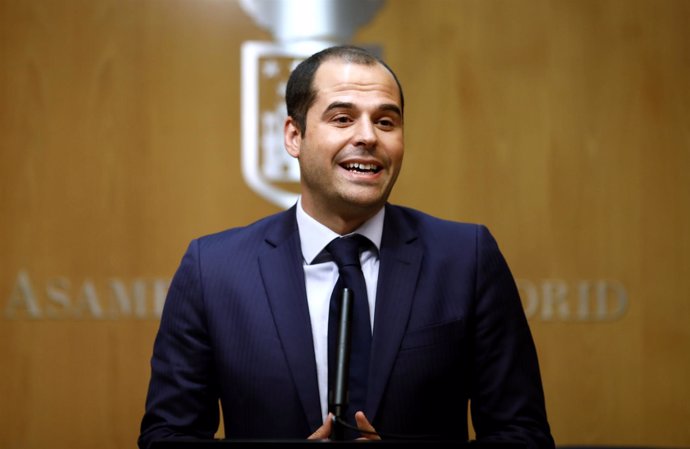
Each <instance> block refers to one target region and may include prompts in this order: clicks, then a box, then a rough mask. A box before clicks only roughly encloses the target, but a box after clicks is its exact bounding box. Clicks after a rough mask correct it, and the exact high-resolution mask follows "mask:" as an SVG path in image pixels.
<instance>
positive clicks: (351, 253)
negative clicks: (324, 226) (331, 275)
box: [326, 234, 368, 269]
mask: <svg viewBox="0 0 690 449" xmlns="http://www.w3.org/2000/svg"><path fill="white" fill-rule="evenodd" d="M367 242H368V240H367V238H366V237H364V236H362V235H359V234H354V235H351V236H347V237H338V238H335V239H333V240H332V241H331V243H329V244H328V246H326V249H327V250H328V252H329V253H330V254H331V256H333V260H334V261H335V263H336V264H337V265H338V268H339V269H340V268H343V267H347V266H356V267H359V266H360V263H359V250H360V248H363V247H365V246H366V244H367Z"/></svg>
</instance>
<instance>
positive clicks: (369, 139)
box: [354, 119, 378, 148]
mask: <svg viewBox="0 0 690 449" xmlns="http://www.w3.org/2000/svg"><path fill="white" fill-rule="evenodd" d="M377 139H378V136H377V135H376V127H375V126H374V124H373V123H372V122H371V120H364V119H362V120H360V121H359V122H358V123H357V125H356V127H355V134H354V141H355V146H358V147H364V148H371V147H372V146H373V145H374V144H376V141H377Z"/></svg>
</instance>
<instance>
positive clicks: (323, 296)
mask: <svg viewBox="0 0 690 449" xmlns="http://www.w3.org/2000/svg"><path fill="white" fill-rule="evenodd" d="M384 213H385V208H381V210H380V211H379V212H378V213H377V214H376V215H374V216H373V217H372V218H370V219H369V220H367V221H366V222H365V223H364V224H363V225H362V226H360V227H359V228H357V229H356V230H355V231H354V232H352V234H361V235H363V236H365V237H366V238H368V239H369V240H371V242H372V243H373V244H374V246H375V248H373V247H370V248H368V249H366V250H364V251H362V253H361V255H360V262H361V264H362V273H364V280H365V282H366V284H367V296H368V300H369V317H370V319H371V327H372V331H373V327H374V310H375V305H376V285H377V282H378V278H379V249H380V248H381V235H382V234H383V218H384ZM297 227H298V229H299V238H300V242H301V246H302V257H303V261H304V279H305V284H306V289H307V301H308V303H309V317H310V319H311V332H312V338H313V340H314V355H315V356H316V373H317V377H318V381H319V397H320V399H321V413H322V415H323V418H324V419H325V418H326V415H327V414H328V312H329V307H330V301H331V293H332V291H333V288H334V287H335V283H336V282H337V280H338V266H337V265H336V264H335V262H333V261H331V260H327V261H325V262H321V263H319V261H320V260H322V259H319V261H316V262H315V261H314V259H316V257H317V256H318V255H319V254H321V252H322V251H323V250H324V248H325V247H326V245H328V244H329V243H330V242H331V240H333V239H334V238H337V237H341V236H340V235H339V234H337V233H335V232H333V231H332V230H330V229H329V228H327V227H326V226H324V225H322V224H321V223H319V222H318V221H316V220H315V219H314V218H312V217H311V216H310V215H309V214H307V213H306V212H305V211H304V208H303V207H302V199H301V197H300V199H298V200H297Z"/></svg>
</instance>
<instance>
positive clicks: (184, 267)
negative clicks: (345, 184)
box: [139, 205, 554, 448]
mask: <svg viewBox="0 0 690 449" xmlns="http://www.w3.org/2000/svg"><path fill="white" fill-rule="evenodd" d="M302 265H303V262H302V255H301V249H300V239H299V233H298V230H297V222H296V218H295V209H294V207H293V208H292V209H290V210H288V211H285V212H281V213H278V214H276V215H273V216H270V217H267V218H265V219H263V220H261V221H258V222H256V223H254V224H252V225H250V226H247V227H243V228H236V229H231V230H228V231H224V232H221V233H218V234H215V235H210V236H206V237H203V238H200V239H198V240H194V241H193V242H192V243H191V244H190V246H189V248H188V250H187V253H186V254H185V255H184V257H183V259H182V262H181V264H180V267H179V269H178V271H177V273H176V274H175V276H174V279H173V281H172V284H171V286H170V290H169V293H168V297H167V299H166V303H165V306H164V310H163V316H162V319H161V324H160V329H159V332H158V335H157V337H156V341H155V344H154V350H153V357H152V360H151V368H152V374H151V381H150V386H149V393H148V397H147V403H146V413H145V416H144V419H143V420H142V427H141V435H140V439H139V444H140V446H142V447H145V446H147V445H148V444H149V443H150V442H151V441H152V440H155V439H161V438H170V437H176V436H192V437H198V438H209V439H210V438H213V435H214V433H215V431H216V429H217V427H218V422H219V410H218V401H219V399H220V402H221V405H222V411H223V419H224V425H225V433H226V435H227V437H228V438H241V439H247V438H261V439H272V438H281V439H282V438H288V439H290V438H306V437H307V436H308V435H310V434H311V433H312V432H313V431H314V430H315V429H316V428H318V427H319V426H320V425H321V424H322V416H321V407H320V402H319V392H318V385H317V377H316V363H315V359H314V350H313V348H314V345H313V342H312V332H311V329H310V321H309V309H308V306H307V300H306V290H305V281H304V271H303V268H302ZM377 292H378V293H377V297H376V311H375V322H374V331H373V332H374V334H373V342H372V354H371V365H370V372H369V387H368V397H367V407H366V414H367V417H368V418H369V419H370V421H371V422H372V424H373V425H374V427H375V428H376V429H377V430H378V431H380V432H383V433H397V434H411V435H427V436H435V437H437V438H443V439H447V438H452V439H460V440H467V438H468V433H467V409H468V407H467V404H468V400H469V401H471V412H472V422H473V426H474V428H475V431H476V434H477V439H478V440H517V441H524V442H526V443H527V444H528V446H529V447H531V448H537V447H539V448H550V447H553V445H554V443H553V439H552V438H551V435H550V431H549V425H548V423H547V419H546V413H545V407H544V396H543V391H542V384H541V379H540V373H539V367H538V362H537V355H536V351H535V347H534V343H533V340H532V337H531V334H530V331H529V327H528V324H527V320H526V319H525V315H524V312H523V309H522V305H521V302H520V299H519V296H518V293H517V289H516V287H515V282H514V280H513V277H512V275H511V273H510V270H509V268H508V266H507V264H506V262H505V260H504V258H503V257H502V255H501V253H500V251H499V249H498V247H497V245H496V242H495V241H494V239H493V237H492V236H491V234H490V233H489V231H488V230H487V229H486V228H485V227H483V226H480V225H473V224H462V223H456V222H450V221H444V220H440V219H437V218H434V217H431V216H429V215H426V214H423V213H421V212H418V211H415V210H412V209H407V208H402V207H398V206H392V205H387V206H386V215H385V221H384V230H383V237H382V242H381V249H380V268H379V280H378V290H377Z"/></svg>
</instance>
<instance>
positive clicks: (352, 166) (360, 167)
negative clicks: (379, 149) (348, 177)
mask: <svg viewBox="0 0 690 449" xmlns="http://www.w3.org/2000/svg"><path fill="white" fill-rule="evenodd" d="M345 168H346V169H348V170H357V171H371V172H377V171H378V170H379V169H378V167H377V166H376V165H374V164H360V163H359V162H351V163H349V164H345Z"/></svg>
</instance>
